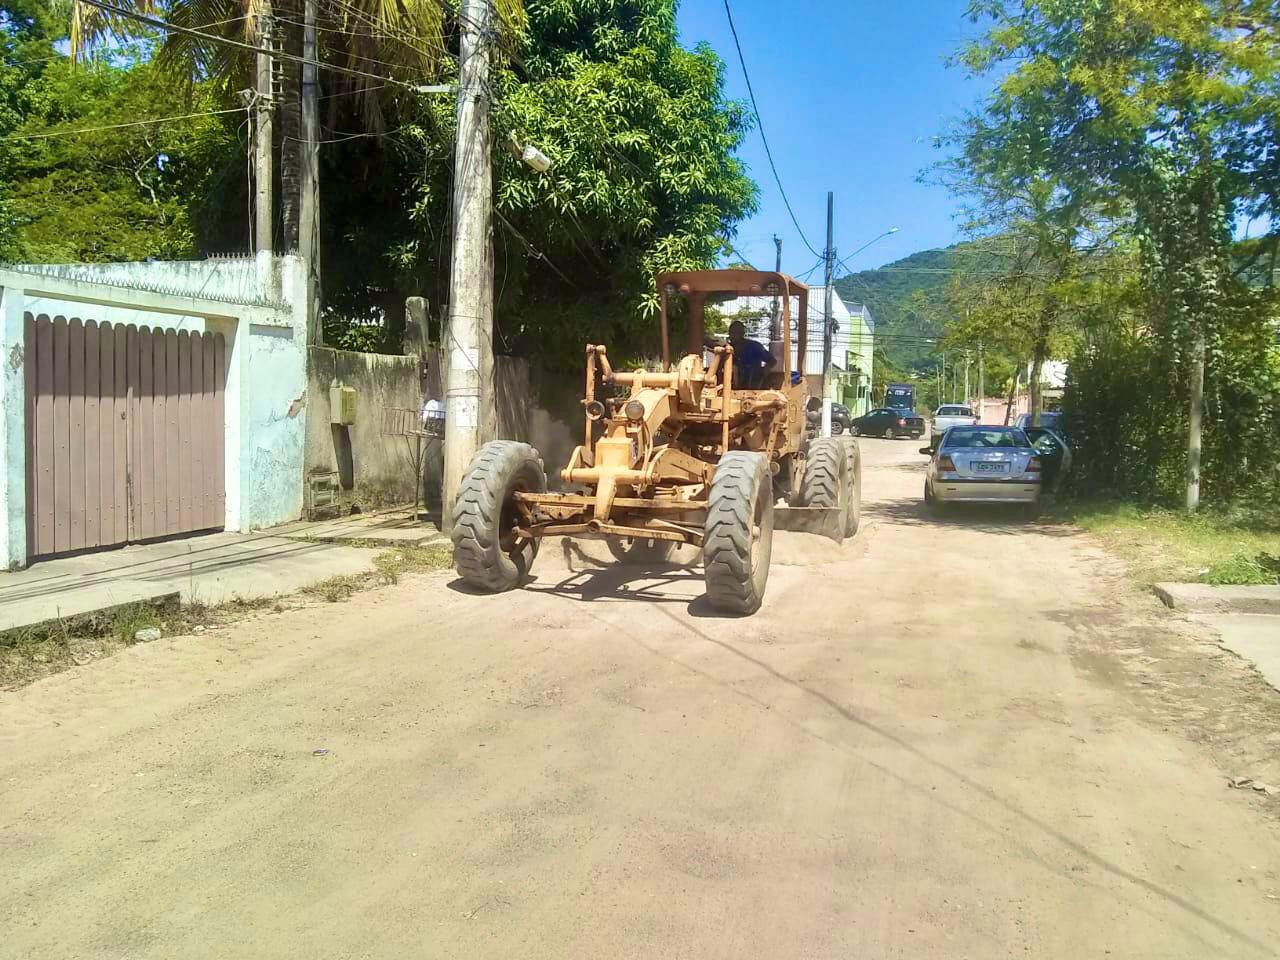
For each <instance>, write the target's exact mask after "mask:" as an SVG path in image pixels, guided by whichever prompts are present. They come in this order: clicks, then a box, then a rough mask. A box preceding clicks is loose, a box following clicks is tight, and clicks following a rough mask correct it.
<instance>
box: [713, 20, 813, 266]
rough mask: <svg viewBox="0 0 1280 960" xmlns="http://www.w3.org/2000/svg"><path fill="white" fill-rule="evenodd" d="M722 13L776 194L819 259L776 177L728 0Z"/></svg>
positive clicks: (802, 238)
mask: <svg viewBox="0 0 1280 960" xmlns="http://www.w3.org/2000/svg"><path fill="white" fill-rule="evenodd" d="M724 13H725V16H726V17H728V18H729V31H730V32H731V33H732V34H733V45H734V46H735V47H736V48H737V50H738V63H739V64H741V65H742V76H743V77H744V78H745V79H746V81H747V94H748V95H749V96H750V97H751V112H752V113H753V114H755V118H756V126H757V127H759V129H760V139H761V141H762V142H763V143H764V155H765V156H766V157H768V158H769V169H770V170H772V171H773V182H774V183H776V184H777V185H778V192H779V193H780V194H782V203H783V205H784V206H785V207H786V208H787V213H788V214H789V215H790V216H791V223H792V225H793V226H794V227H795V228H796V233H798V234H800V239H801V240H802V241H803V242H804V245H805V246H806V247H808V248H809V252H810V253H812V254H813V255H814V256H815V257H821V256H822V254H820V253H819V252H818V251H817V250H815V249H814V248H813V244H811V243H810V242H809V238H808V237H806V236H805V235H804V231H803V230H801V229H800V221H799V220H797V219H796V213H795V211H794V210H792V209H791V201H790V200H788V199H787V191H786V190H785V189H784V188H783V186H782V178H781V177H780V176H778V167H777V164H775V163H774V162H773V151H772V150H771V149H769V138H768V137H767V136H765V132H764V121H763V120H761V119H760V106H759V104H757V103H756V92H755V90H753V89H752V87H751V74H750V73H748V72H747V61H746V58H745V57H743V55H742V43H741V42H740V41H739V40H738V28H737V27H736V26H735V25H734V23H733V11H732V10H730V9H729V0H724Z"/></svg>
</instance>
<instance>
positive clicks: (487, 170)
mask: <svg viewBox="0 0 1280 960" xmlns="http://www.w3.org/2000/svg"><path fill="white" fill-rule="evenodd" d="M459 19H460V24H459V29H460V31H461V42H460V45H459V54H458V109H457V134H456V145H455V148H454V168H453V169H454V173H453V263H452V268H451V270H450V276H449V291H450V293H449V319H448V332H447V337H446V341H445V342H446V347H447V349H448V351H449V371H448V380H447V385H446V388H445V435H444V511H443V513H444V526H445V529H446V530H448V529H449V528H450V527H452V525H453V518H452V513H453V501H454V499H455V498H456V496H457V493H458V487H459V486H461V484H462V476H463V474H464V473H466V470H467V466H468V465H469V464H470V463H471V460H472V458H473V457H474V456H475V454H476V451H477V450H479V448H480V445H481V443H482V442H483V440H484V439H487V438H488V437H491V436H492V435H493V433H494V432H495V430H496V424H495V423H494V421H495V419H496V416H497V413H496V409H495V407H494V397H493V372H494V371H493V341H492V335H493V235H492V227H493V220H492V216H493V169H492V166H491V163H492V160H491V157H490V153H489V43H490V37H491V35H492V32H493V19H494V17H493V2H492V0H463V2H462V10H461V17H460V18H459Z"/></svg>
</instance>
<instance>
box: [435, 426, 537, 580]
mask: <svg viewBox="0 0 1280 960" xmlns="http://www.w3.org/2000/svg"><path fill="white" fill-rule="evenodd" d="M546 489H547V475H546V472H545V471H544V470H543V467H542V459H541V458H540V457H539V456H538V451H537V450H535V449H533V447H531V446H529V445H528V444H527V443H519V442H518V441H515V440H491V441H490V442H489V443H486V444H485V445H484V446H483V447H481V448H480V452H479V453H477V454H476V456H475V459H474V460H472V461H471V465H470V466H469V467H467V472H466V474H464V475H463V478H462V485H461V486H460V487H459V488H458V498H457V499H456V500H455V501H454V504H453V529H452V530H451V531H450V534H449V536H450V539H452V540H453V564H454V567H455V569H457V571H458V576H460V577H461V578H462V579H463V581H464V582H465V583H466V584H467V585H468V586H471V587H474V588H475V589H477V590H483V591H485V592H486V593H501V592H502V591H504V590H510V589H511V588H513V587H515V586H518V585H519V584H520V582H521V581H522V580H524V578H525V577H526V576H528V574H529V569H530V567H532V566H533V558H534V557H536V556H537V554H538V541H537V540H530V539H525V538H523V537H519V536H517V535H516V526H517V521H518V519H519V513H518V511H517V509H516V505H515V494H516V493H517V492H521V493H543V492H545V491H546Z"/></svg>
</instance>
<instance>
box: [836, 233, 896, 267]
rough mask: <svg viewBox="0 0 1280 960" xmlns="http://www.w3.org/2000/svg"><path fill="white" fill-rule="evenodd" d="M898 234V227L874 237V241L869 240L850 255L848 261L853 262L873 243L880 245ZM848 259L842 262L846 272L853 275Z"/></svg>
mask: <svg viewBox="0 0 1280 960" xmlns="http://www.w3.org/2000/svg"><path fill="white" fill-rule="evenodd" d="M897 232H898V228H897V227H890V228H889V229H888V230H886V231H885V232H884V233H882V234H880V236H878V237H873V238H872V239H870V240H868V241H867V242H866V243H864V244H863V245H862V246H860V247H859V248H858V249H857V250H855V251H853V253H851V254H849V256H848V257H847V258H846V259H847V260H852V259H853V258H854V257H856V256H857V255H858V254H860V253H861V252H862V251H863V250H865V249H867V247H869V246H871V245H872V244H873V243H879V242H880V241H881V240H883V239H884V238H885V237H888V236H892V235H893V234H895V233H897ZM846 259H842V260H841V261H840V262H841V263H842V264H843V265H844V268H845V269H846V270H848V271H849V272H850V273H853V268H852V267H850V266H849V264H848V263H847V262H846Z"/></svg>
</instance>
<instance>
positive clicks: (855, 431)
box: [849, 423, 862, 437]
mask: <svg viewBox="0 0 1280 960" xmlns="http://www.w3.org/2000/svg"><path fill="white" fill-rule="evenodd" d="M849 433H850V434H851V435H852V436H855V437H860V436H862V431H861V430H859V429H858V425H857V424H856V423H851V424H849Z"/></svg>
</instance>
